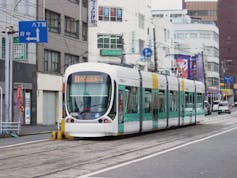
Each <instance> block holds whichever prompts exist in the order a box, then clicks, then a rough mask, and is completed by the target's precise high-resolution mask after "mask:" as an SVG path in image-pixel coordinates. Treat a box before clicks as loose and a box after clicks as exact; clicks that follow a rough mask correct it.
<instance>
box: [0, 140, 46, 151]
mask: <svg viewBox="0 0 237 178" xmlns="http://www.w3.org/2000/svg"><path fill="white" fill-rule="evenodd" d="M49 140H50V139H42V140H35V141H30V142H24V143H17V144H13V145H6V146H0V149H3V148H11V147H15V146H22V145H28V144H32V143H40V142H45V141H49Z"/></svg>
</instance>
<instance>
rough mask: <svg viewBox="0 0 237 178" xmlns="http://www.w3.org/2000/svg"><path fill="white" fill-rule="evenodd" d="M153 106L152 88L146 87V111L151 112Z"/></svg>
mask: <svg viewBox="0 0 237 178" xmlns="http://www.w3.org/2000/svg"><path fill="white" fill-rule="evenodd" d="M151 108H152V102H151V89H145V113H150V112H151Z"/></svg>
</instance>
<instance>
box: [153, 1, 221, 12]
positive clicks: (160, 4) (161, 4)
mask: <svg viewBox="0 0 237 178" xmlns="http://www.w3.org/2000/svg"><path fill="white" fill-rule="evenodd" d="M186 1H217V0H186ZM151 5H152V9H153V10H156V9H157V10H164V9H182V0H151Z"/></svg>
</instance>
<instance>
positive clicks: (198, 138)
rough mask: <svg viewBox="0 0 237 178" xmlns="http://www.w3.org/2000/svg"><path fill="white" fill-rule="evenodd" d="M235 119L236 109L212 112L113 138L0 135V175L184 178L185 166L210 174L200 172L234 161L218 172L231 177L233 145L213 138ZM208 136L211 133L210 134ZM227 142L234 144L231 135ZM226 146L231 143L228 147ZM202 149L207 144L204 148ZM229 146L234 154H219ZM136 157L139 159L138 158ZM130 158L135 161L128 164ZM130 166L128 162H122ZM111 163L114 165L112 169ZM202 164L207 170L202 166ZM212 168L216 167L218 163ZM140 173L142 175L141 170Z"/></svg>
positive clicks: (50, 177)
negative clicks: (197, 120) (189, 122)
mask: <svg viewBox="0 0 237 178" xmlns="http://www.w3.org/2000/svg"><path fill="white" fill-rule="evenodd" d="M236 118H237V112H233V113H232V114H223V115H215V114H213V115H211V116H207V117H206V119H205V120H204V121H202V122H201V124H197V125H195V126H188V127H181V128H178V129H169V130H164V131H158V132H151V133H144V134H138V135H132V136H126V137H117V138H101V139H99V138H94V139H83V138H80V139H75V140H61V141H58V140H57V141H52V140H50V139H47V138H46V139H45V138H44V137H47V135H42V134H40V135H31V136H24V137H20V138H17V139H16V138H9V139H8V138H7V139H0V143H1V144H0V177H4V178H5V177H20V178H21V177H24V178H28V177H29V178H32V177H40V178H55V177H59V178H61V177H63V178H68V177H70V178H71V177H79V176H82V177H85V175H86V176H87V177H88V176H89V177H103V176H104V177H111V176H112V177H113V176H115V177H116V176H117V177H126V178H127V177H128V178H129V177H133V176H134V177H139V176H140V177H145V176H146V177H184V176H183V175H182V174H181V173H183V172H182V171H186V170H188V171H190V172H191V173H193V171H194V173H195V175H194V176H196V175H198V176H202V177H211V176H212V174H209V172H207V173H208V175H210V176H207V174H205V173H206V172H205V171H206V170H209V168H210V170H212V169H214V168H215V166H219V165H222V163H225V164H223V165H227V166H233V167H228V169H227V168H226V169H227V170H226V171H225V170H223V171H221V172H223V173H225V172H228V173H230V174H228V175H227V176H228V177H231V176H232V175H235V172H231V171H234V169H235V167H236V166H234V165H237V164H236V163H235V162H234V161H235V159H233V160H232V159H231V158H235V157H234V153H235V152H234V151H232V150H231V149H233V150H234V148H235V147H236V145H232V146H231V145H230V144H229V142H228V139H226V138H222V139H220V140H217V141H215V142H213V139H216V138H218V137H219V136H217V135H216V134H220V133H223V132H227V131H228V130H230V129H231V128H233V127H234V128H235V127H237V119H236ZM230 133H231V132H230ZM226 134H229V133H226ZM213 135H215V136H216V138H215V137H213V138H211V137H212V136H213ZM224 135H225V134H223V136H224ZM220 136H221V135H220ZM223 136H222V137H223ZM32 138H33V139H32ZM204 138H205V139H206V138H208V139H206V140H205V139H204ZM227 138H228V137H227ZM31 139H32V140H33V141H32V140H31ZM44 139H45V141H44ZM233 139H234V138H233ZM12 141H14V142H12ZM199 142H200V143H199ZM202 142H206V145H208V144H209V146H208V147H207V146H206V145H205V144H204V145H203V146H202ZM212 142H213V143H212ZM230 143H236V140H232V141H230ZM1 145H2V146H1ZM228 145H230V147H227V146H228ZM193 146H194V147H193ZM224 146H226V147H224ZM205 148H208V149H207V150H205ZM230 151H231V153H233V155H228V157H227V156H226V157H224V156H223V155H224V154H225V153H229V152H230ZM202 152H203V153H202ZM213 152H214V153H215V154H213ZM154 154H155V155H154ZM199 154H200V155H201V156H199ZM219 154H220V157H219ZM151 155H153V156H152V157H151ZM209 155H210V157H209ZM148 156H150V157H149V158H150V159H148ZM215 157H216V158H215ZM138 159H140V160H141V161H139V162H138V161H137V160H138ZM131 161H133V163H134V164H130V163H131ZM216 162H217V163H216ZM136 164H141V165H136ZM121 165H123V167H121ZM130 165H131V166H132V167H127V166H130ZM113 166H117V167H115V169H113V170H112V169H111V168H112V167H113ZM175 166H177V167H175ZM202 166H203V167H204V168H206V169H203V167H202ZM108 168H110V169H108ZM224 168H225V167H223V169H224ZM120 169H124V170H120ZM143 169H145V170H143ZM146 169H147V170H146ZM217 169H218V170H221V169H220V168H218V167H217ZM98 170H100V171H103V172H100V173H101V175H100V174H98ZM140 170H141V171H140ZM181 170H182V171H181ZM105 171H122V173H121V172H118V174H116V172H112V173H111V174H110V172H105ZM139 171H140V172H139ZM161 171H164V172H161ZM179 171H180V172H181V173H180V172H179ZM195 171H196V172H195ZM176 172H177V173H176ZM186 172H187V171H186ZM186 172H184V173H186ZM213 172H214V171H213ZM144 173H147V175H143V174H144ZM198 173H199V174H198ZM211 173H212V172H211ZM232 173H233V174H232ZM106 174H108V175H107V176H106ZM176 175H177V176H176ZM236 175H237V174H236ZM198 176H197V177H198ZM213 176H215V175H213ZM187 177H193V176H187Z"/></svg>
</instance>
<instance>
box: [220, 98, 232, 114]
mask: <svg viewBox="0 0 237 178" xmlns="http://www.w3.org/2000/svg"><path fill="white" fill-rule="evenodd" d="M221 113H229V114H231V106H230V105H229V103H228V101H221V102H220V103H219V107H218V114H221Z"/></svg>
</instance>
